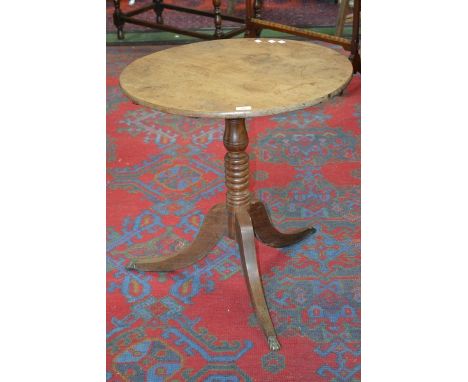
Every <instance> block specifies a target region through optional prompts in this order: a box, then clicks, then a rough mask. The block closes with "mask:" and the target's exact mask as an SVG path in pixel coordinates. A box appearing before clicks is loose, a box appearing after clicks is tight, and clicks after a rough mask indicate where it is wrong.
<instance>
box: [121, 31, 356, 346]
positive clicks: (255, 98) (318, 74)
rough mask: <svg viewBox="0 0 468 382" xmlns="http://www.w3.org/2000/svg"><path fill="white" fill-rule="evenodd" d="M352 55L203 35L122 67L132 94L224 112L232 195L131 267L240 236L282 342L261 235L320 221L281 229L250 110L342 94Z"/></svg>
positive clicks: (171, 265)
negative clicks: (182, 235)
mask: <svg viewBox="0 0 468 382" xmlns="http://www.w3.org/2000/svg"><path fill="white" fill-rule="evenodd" d="M352 73H353V68H352V65H351V63H350V62H349V60H348V59H347V58H346V57H345V56H343V55H341V54H339V53H337V52H335V51H334V50H332V49H329V48H325V47H322V46H319V45H315V44H312V43H309V42H299V41H292V40H266V39H250V38H243V39H234V40H215V41H208V42H200V43H195V44H189V45H184V46H179V47H175V48H170V49H166V50H163V51H160V52H157V53H153V54H150V55H148V56H145V57H142V58H140V59H138V60H136V61H134V62H133V63H131V64H130V65H129V66H127V67H126V68H125V69H124V70H123V72H122V74H121V75H120V85H121V87H122V89H123V91H124V92H125V93H126V94H127V96H128V97H130V98H131V99H132V100H133V101H134V102H136V103H138V104H141V105H145V106H148V107H151V108H154V109H157V110H160V111H162V112H166V113H172V114H178V115H185V116H189V117H209V118H224V119H225V130H224V138H223V143H224V147H225V148H226V150H227V153H226V155H225V157H224V168H225V178H226V179H225V181H226V189H227V192H226V203H221V204H218V205H215V206H214V207H212V208H211V210H210V211H209V212H208V214H207V216H206V217H205V219H204V221H203V224H202V225H201V228H200V231H199V233H198V235H197V237H196V238H195V239H194V241H193V243H192V244H191V245H190V246H188V247H185V248H183V249H182V250H180V251H179V252H177V253H175V254H172V255H169V256H164V257H160V256H156V257H152V258H149V259H139V260H135V261H132V262H131V263H130V265H129V267H128V268H129V269H137V270H141V271H173V270H176V269H180V268H183V267H187V266H189V265H191V264H193V263H195V262H196V261H198V260H201V259H202V258H203V257H205V256H206V255H207V254H208V253H209V252H210V251H211V250H212V249H213V247H214V246H215V245H216V243H217V242H218V241H219V240H220V239H222V237H223V236H227V237H229V238H230V239H233V240H236V241H237V244H238V246H239V251H240V255H241V263H242V267H243V270H244V275H245V279H246V282H247V286H248V290H249V293H250V298H251V301H252V305H253V307H254V310H255V313H256V316H257V319H258V321H259V323H260V326H261V327H262V329H263V332H264V333H265V336H266V338H267V340H268V345H269V347H270V349H271V350H279V348H280V344H279V342H278V339H277V336H276V332H275V329H274V326H273V323H272V321H271V318H270V313H269V311H268V307H267V303H266V299H265V294H264V291H263V286H262V282H261V278H260V272H259V268H258V261H257V254H256V250H255V242H254V240H255V237H257V239H259V240H261V241H262V242H264V243H265V244H267V245H269V246H272V247H285V246H288V245H291V244H294V243H297V242H299V241H300V240H302V239H303V238H305V237H306V236H307V235H309V234H313V233H314V232H315V229H314V228H312V227H310V228H306V229H304V230H301V231H296V232H289V233H283V232H280V231H278V230H277V229H276V228H275V227H274V226H273V224H272V222H271V220H270V218H269V216H268V213H267V210H266V207H265V205H264V204H263V203H262V202H261V201H259V200H257V199H255V198H254V197H253V196H252V195H251V193H250V191H249V156H248V154H247V153H246V152H245V149H246V148H247V145H248V143H249V139H248V135H247V129H246V127H245V118H246V117H256V116H263V115H271V114H277V113H283V112H286V111H291V110H298V109H302V108H305V107H307V106H311V105H315V104H317V103H319V102H322V101H324V100H326V99H328V98H330V97H332V96H334V95H336V94H339V93H340V92H341V91H342V90H343V89H344V88H345V87H346V85H347V84H348V83H349V81H350V80H351V78H352Z"/></svg>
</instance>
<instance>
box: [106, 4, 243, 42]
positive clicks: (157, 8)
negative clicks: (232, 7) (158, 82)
mask: <svg viewBox="0 0 468 382" xmlns="http://www.w3.org/2000/svg"><path fill="white" fill-rule="evenodd" d="M113 1H114V15H113V17H114V25H115V27H116V28H117V37H118V38H119V40H122V39H123V38H124V32H123V27H124V25H125V24H126V23H127V24H135V25H141V26H144V27H149V28H153V29H159V30H163V31H168V32H174V33H177V34H181V35H188V36H192V37H197V38H200V39H203V40H211V39H213V38H230V37H233V36H235V35H238V34H240V33H242V32H244V31H245V30H246V28H245V25H244V19H242V18H239V17H234V16H230V15H222V14H221V11H220V6H221V0H213V8H214V11H213V12H206V11H201V10H198V9H192V8H186V7H180V6H177V5H173V4H166V3H164V0H153V3H152V4H149V5H145V6H141V7H138V8H136V9H134V10H132V11H129V12H123V11H122V10H121V8H120V0H113ZM164 9H172V10H174V11H178V12H185V13H191V14H194V15H199V16H206V17H211V18H213V21H214V27H215V30H214V34H213V35H209V34H206V33H199V32H196V31H191V30H187V29H181V28H178V27H175V26H171V25H167V24H165V23H164V18H163V11H164ZM148 11H154V13H155V22H150V21H145V20H140V19H138V18H136V17H135V16H138V15H139V14H141V13H143V12H148ZM223 19H224V20H229V21H233V22H237V23H241V24H243V25H242V26H241V27H240V28H237V29H234V30H231V31H229V32H228V33H224V32H223V29H222V26H221V24H222V20H223Z"/></svg>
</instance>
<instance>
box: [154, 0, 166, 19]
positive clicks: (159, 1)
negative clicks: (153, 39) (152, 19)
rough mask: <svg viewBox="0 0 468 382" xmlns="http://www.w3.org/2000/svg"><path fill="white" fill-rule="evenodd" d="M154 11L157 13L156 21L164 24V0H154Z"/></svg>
mask: <svg viewBox="0 0 468 382" xmlns="http://www.w3.org/2000/svg"><path fill="white" fill-rule="evenodd" d="M153 5H154V13H156V23H157V24H163V23H164V19H163V16H162V13H163V11H164V5H163V0H153Z"/></svg>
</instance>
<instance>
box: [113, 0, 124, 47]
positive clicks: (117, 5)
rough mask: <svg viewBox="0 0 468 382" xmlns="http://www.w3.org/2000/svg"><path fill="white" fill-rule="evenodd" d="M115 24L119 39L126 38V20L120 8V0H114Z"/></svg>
mask: <svg viewBox="0 0 468 382" xmlns="http://www.w3.org/2000/svg"><path fill="white" fill-rule="evenodd" d="M113 20H114V25H115V27H116V28H117V38H118V39H119V40H123V39H124V37H125V36H124V33H123V26H124V24H125V22H124V21H123V20H122V10H121V9H120V0H114V14H113Z"/></svg>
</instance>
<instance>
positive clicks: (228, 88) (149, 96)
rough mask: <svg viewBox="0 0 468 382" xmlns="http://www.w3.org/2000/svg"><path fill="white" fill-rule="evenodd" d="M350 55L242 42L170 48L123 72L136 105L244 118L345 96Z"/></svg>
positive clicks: (275, 42) (295, 44) (288, 43)
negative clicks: (343, 91)
mask: <svg viewBox="0 0 468 382" xmlns="http://www.w3.org/2000/svg"><path fill="white" fill-rule="evenodd" d="M352 74H353V68H352V65H351V63H350V62H349V60H348V59H347V57H346V56H344V55H342V54H340V53H338V52H336V51H334V50H332V49H330V48H326V47H323V46H320V45H316V44H314V43H311V42H302V41H294V40H281V39H265V38H258V39H252V38H241V39H231V40H213V41H206V42H199V43H194V44H188V45H183V46H178V47H175V48H169V49H166V50H163V51H159V52H156V53H153V54H150V55H148V56H145V57H142V58H140V59H138V60H136V61H134V62H132V63H131V64H130V65H128V66H127V67H126V68H125V69H124V70H123V72H122V74H121V75H120V85H121V87H122V89H123V90H124V92H125V93H126V94H127V95H128V96H129V97H130V98H131V99H132V100H133V101H134V102H136V103H138V104H141V105H145V106H149V107H151V108H154V109H157V110H160V111H163V112H166V113H172V114H179V115H185V116H190V117H209V118H245V117H254V116H261V115H270V114H277V113H282V112H286V111H291V110H298V109H302V108H305V107H307V106H311V105H315V104H317V103H319V102H321V101H323V100H325V99H327V98H330V97H332V96H334V95H336V94H338V93H339V92H341V91H342V90H343V89H344V88H345V87H346V85H347V84H348V83H349V81H350V80H351V77H352Z"/></svg>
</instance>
